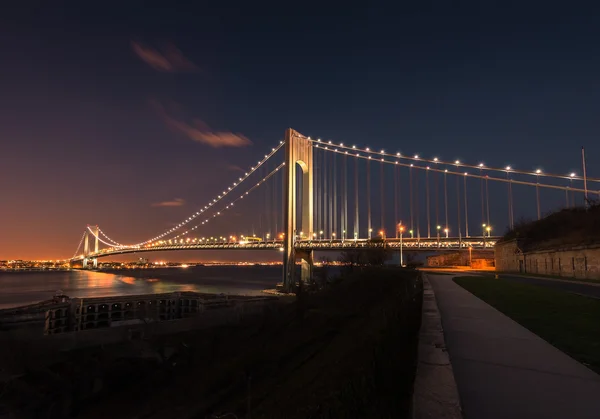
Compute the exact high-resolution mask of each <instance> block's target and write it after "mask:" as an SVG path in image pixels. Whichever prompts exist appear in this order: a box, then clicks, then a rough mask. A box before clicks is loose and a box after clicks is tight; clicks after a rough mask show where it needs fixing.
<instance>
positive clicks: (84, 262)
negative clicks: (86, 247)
mask: <svg viewBox="0 0 600 419" xmlns="http://www.w3.org/2000/svg"><path fill="white" fill-rule="evenodd" d="M82 266H83V269H87V266H88V258H83V265H82Z"/></svg>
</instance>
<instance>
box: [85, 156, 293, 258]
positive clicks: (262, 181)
mask: <svg viewBox="0 0 600 419" xmlns="http://www.w3.org/2000/svg"><path fill="white" fill-rule="evenodd" d="M283 166H285V162H284V163H281V164H280V165H279V166H277V167H276V168H275V169H273V170H272V171H271V172H270V173H269V174H267V175H266V176H265V177H264V178H262V179H261V180H260V181H258V182H257V183H256V185H253V186H252V187H251V188H250V189H248V190H247V191H246V192H244V193H243V194H241V195H240V196H239V197H237V198H235V199H233V200H232V201H231V202H230V203H229V204H227V205H226V206H225V207H224V208H222V209H221V210H220V211H217V212H216V213H214V214H213V215H212V217H209V218H207V219H205V220H204V221H202V222H201V223H200V224H197V225H195V226H194V227H192V228H189V229H187V230H185V231H183V232H181V233H179V234H178V235H176V236H174V237H171V238H170V239H168V240H177V239H178V238H180V237H182V236H185V235H187V234H189V233H191V232H192V231H194V230H197V229H198V228H199V227H201V226H203V225H206V224H208V223H209V222H210V220H212V219H214V218H216V217H218V216H221V215H223V213H224V212H225V211H226V210H228V209H230V208H231V207H233V206H234V204H235V203H236V202H237V201H239V200H242V199H244V198H245V197H246V196H248V195H249V194H250V192H252V191H253V190H255V189H256V188H258V187H259V186H260V185H262V184H263V183H265V182H266V181H267V180H269V179H270V178H271V177H272V176H273V175H275V173H277V172H278V171H279V170H281V168H282V167H283ZM88 229H89V227H88ZM90 232H91V233H92V234H93V235H94V236H95V234H94V232H93V231H92V230H90ZM98 240H100V241H101V242H102V243H104V244H107V243H106V242H105V241H103V240H102V239H100V238H98ZM158 240H160V239H158ZM147 244H149V243H144V244H143V245H131V246H117V247H119V248H133V247H135V248H139V247H142V246H144V245H147ZM150 244H152V243H151V242H150ZM108 245H109V246H111V245H110V244H108ZM111 247H114V246H111Z"/></svg>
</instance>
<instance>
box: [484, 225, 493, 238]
mask: <svg viewBox="0 0 600 419" xmlns="http://www.w3.org/2000/svg"><path fill="white" fill-rule="evenodd" d="M485 229H486V231H487V236H488V238H489V237H490V232H491V231H492V227H490V226H487V227H486V228H485Z"/></svg>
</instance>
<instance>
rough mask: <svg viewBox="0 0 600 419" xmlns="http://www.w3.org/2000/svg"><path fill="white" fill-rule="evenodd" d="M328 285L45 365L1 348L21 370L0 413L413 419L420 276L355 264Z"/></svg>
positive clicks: (2, 398) (4, 391)
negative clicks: (222, 323)
mask: <svg viewBox="0 0 600 419" xmlns="http://www.w3.org/2000/svg"><path fill="white" fill-rule="evenodd" d="M321 288H322V289H320V290H319V291H317V292H309V291H308V289H309V288H304V289H303V290H301V292H300V293H299V295H298V296H297V298H296V299H284V300H283V301H280V302H277V303H274V304H270V305H266V306H265V309H264V310H263V312H262V313H260V314H255V315H253V316H252V317H245V318H242V319H241V320H240V322H239V323H237V324H232V325H228V326H226V327H218V328H210V329H204V330H197V331H192V332H187V333H179V334H174V335H170V336H162V337H155V338H146V339H140V340H135V341H128V342H124V343H121V344H118V345H111V346H105V347H102V348H91V349H86V350H80V351H77V352H70V353H68V354H58V355H57V360H56V362H54V363H53V365H51V366H46V367H44V366H42V364H41V363H38V362H36V360H35V359H32V358H31V357H30V356H29V357H28V356H27V354H30V353H32V352H31V348H25V347H22V348H21V350H19V348H17V347H16V345H12V346H13V347H12V348H7V347H3V348H0V352H2V353H0V356H1V358H0V359H2V361H0V362H2V363H3V364H0V367H3V369H2V370H4V371H7V370H9V369H10V368H8V365H7V363H13V365H12V367H13V368H12V370H13V371H15V369H14V367H15V365H14V364H15V363H20V367H21V374H18V375H17V374H13V377H12V378H11V379H8V377H6V374H5V375H4V376H2V371H0V378H1V380H0V416H3V414H9V412H10V414H11V417H15V418H21V417H22V418H30V417H39V418H60V417H85V418H103V419H104V418H107V417H109V418H112V419H117V418H133V417H137V418H161V419H163V418H182V417H186V418H193V417H195V418H214V417H230V418H234V417H237V418H245V417H248V418H249V417H250V415H251V416H252V418H291V419H293V418H403V417H408V415H409V411H410V400H411V393H412V383H413V379H414V373H415V368H416V361H417V337H418V330H419V327H420V320H421V303H422V283H421V280H420V276H419V274H418V272H416V271H411V270H400V269H392V268H383V267H380V268H357V269H353V270H352V271H351V272H350V271H349V272H347V273H345V278H344V279H342V280H339V281H335V282H334V283H332V284H331V285H328V286H326V287H321ZM286 300H287V301H286ZM55 355H56V354H55ZM228 413H232V414H233V415H231V414H230V415H228V416H224V415H226V414H228ZM234 415H235V416H234Z"/></svg>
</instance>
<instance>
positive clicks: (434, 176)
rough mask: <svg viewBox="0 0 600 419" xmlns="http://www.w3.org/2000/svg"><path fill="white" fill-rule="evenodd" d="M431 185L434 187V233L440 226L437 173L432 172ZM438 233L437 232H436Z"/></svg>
mask: <svg viewBox="0 0 600 419" xmlns="http://www.w3.org/2000/svg"><path fill="white" fill-rule="evenodd" d="M433 183H434V185H435V187H434V189H435V228H436V231H437V230H439V229H438V226H439V225H440V205H439V200H440V199H439V193H440V190H439V188H438V173H437V171H436V172H433ZM438 233H439V231H438Z"/></svg>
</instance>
